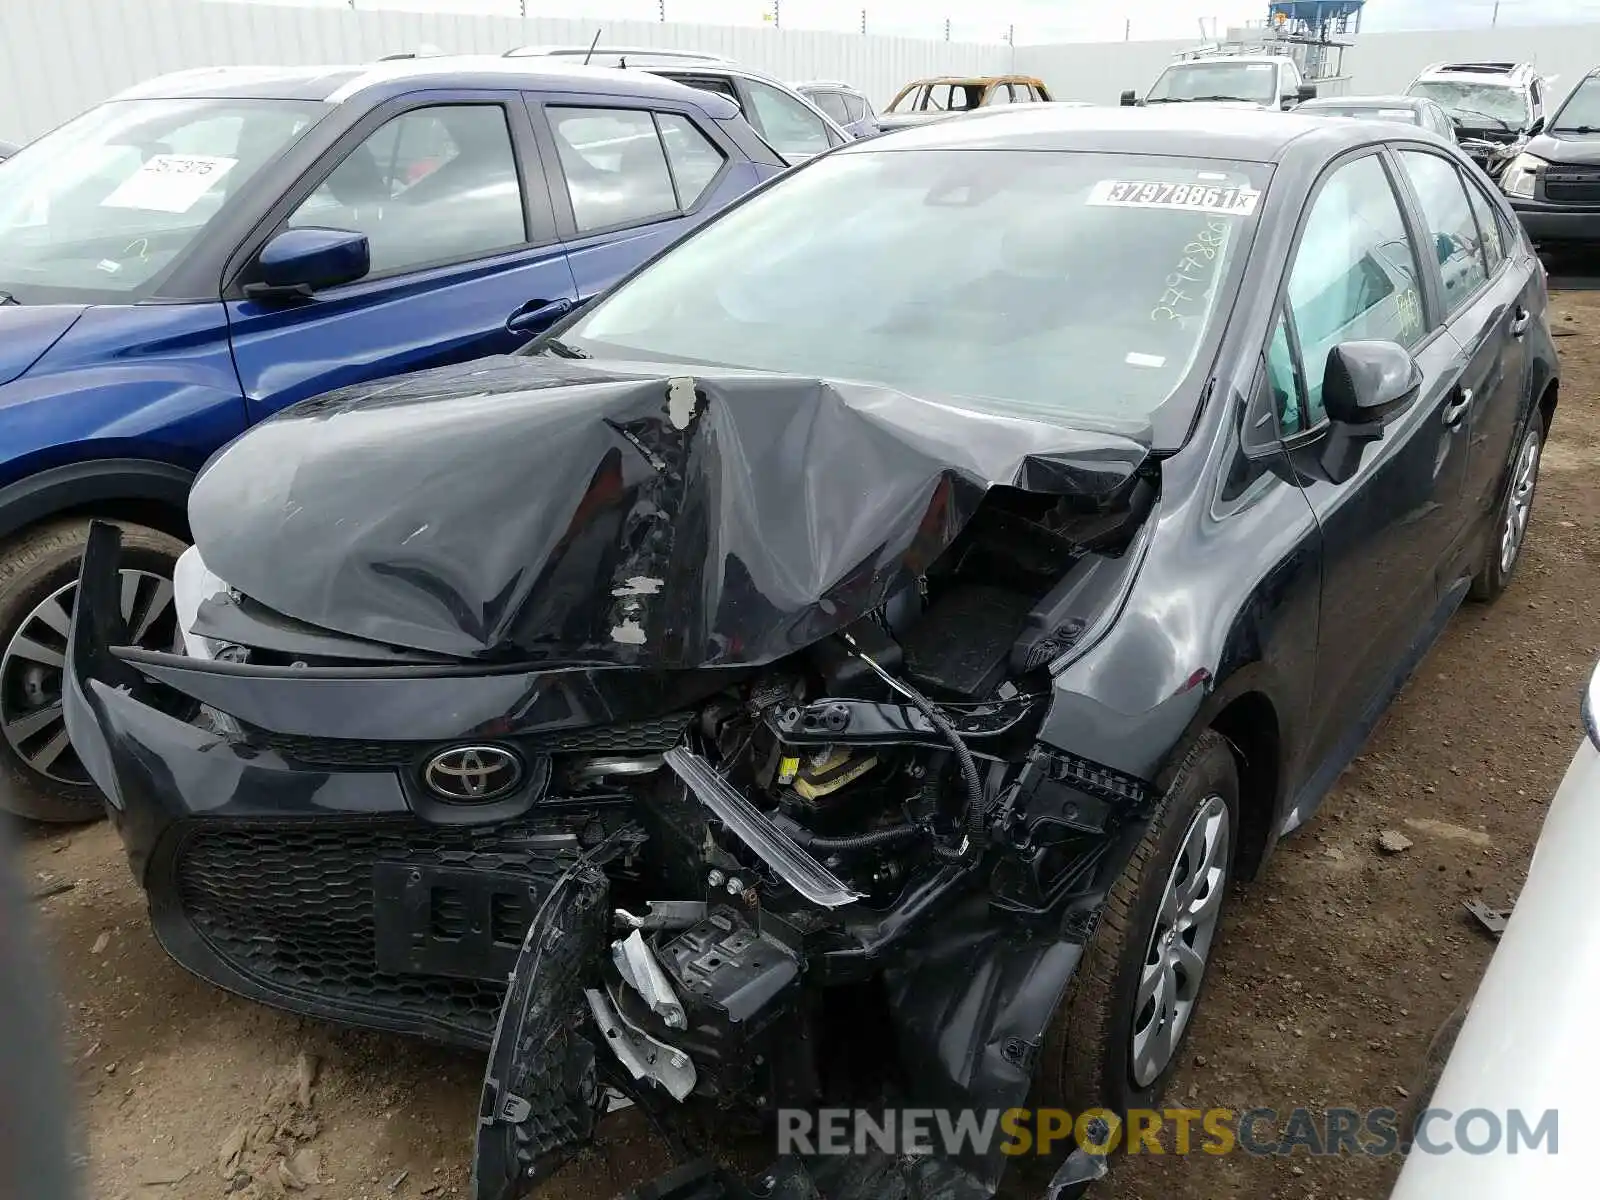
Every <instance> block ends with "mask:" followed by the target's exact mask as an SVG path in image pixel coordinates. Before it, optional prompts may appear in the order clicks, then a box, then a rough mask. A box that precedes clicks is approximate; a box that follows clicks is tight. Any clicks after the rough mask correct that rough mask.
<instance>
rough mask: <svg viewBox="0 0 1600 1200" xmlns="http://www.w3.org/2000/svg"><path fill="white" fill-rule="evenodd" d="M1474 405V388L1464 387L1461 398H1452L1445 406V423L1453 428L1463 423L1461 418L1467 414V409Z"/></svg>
mask: <svg viewBox="0 0 1600 1200" xmlns="http://www.w3.org/2000/svg"><path fill="white" fill-rule="evenodd" d="M1471 407H1472V389H1471V388H1462V389H1461V396H1460V398H1459V399H1456V400H1452V401H1451V402H1450V403H1449V404H1446V405H1445V406H1444V412H1443V414H1442V415H1443V417H1444V423H1445V424H1446V425H1448V426H1451V427H1452V428H1453V427H1454V426H1456V425H1459V424H1460V423H1461V418H1462V417H1464V416H1466V415H1467V410H1468V409H1470V408H1471Z"/></svg>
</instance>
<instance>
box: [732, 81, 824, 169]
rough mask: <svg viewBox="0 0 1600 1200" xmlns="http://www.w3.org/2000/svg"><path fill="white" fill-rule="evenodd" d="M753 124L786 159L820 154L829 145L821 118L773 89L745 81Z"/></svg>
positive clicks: (793, 98) (762, 84)
mask: <svg viewBox="0 0 1600 1200" xmlns="http://www.w3.org/2000/svg"><path fill="white" fill-rule="evenodd" d="M746 83H747V86H748V87H749V88H750V102H751V104H753V105H754V106H755V110H756V112H755V117H756V123H757V124H759V125H760V126H761V133H762V135H763V136H764V137H765V138H766V139H767V144H768V145H769V146H771V147H772V148H773V149H774V150H776V151H777V152H778V153H779V154H781V155H783V156H784V157H785V158H795V157H806V156H808V155H812V154H821V153H822V152H823V151H824V150H826V149H827V148H828V146H829V145H830V141H829V138H828V127H827V125H826V124H824V123H823V120H822V118H821V117H819V116H818V115H817V114H816V113H814V112H812V111H811V109H809V108H807V107H806V106H805V105H804V104H802V103H801V102H800V101H799V100H797V99H796V98H795V97H793V96H786V95H784V94H783V93H782V92H780V91H779V90H778V89H777V88H775V87H768V86H767V85H766V84H764V83H757V82H756V81H755V80H753V79H751V80H747V81H746Z"/></svg>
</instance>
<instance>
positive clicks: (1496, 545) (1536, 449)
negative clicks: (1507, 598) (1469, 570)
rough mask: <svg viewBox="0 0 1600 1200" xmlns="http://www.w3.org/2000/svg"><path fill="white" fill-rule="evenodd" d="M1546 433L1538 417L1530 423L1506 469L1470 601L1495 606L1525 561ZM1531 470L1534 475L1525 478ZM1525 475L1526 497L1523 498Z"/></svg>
mask: <svg viewBox="0 0 1600 1200" xmlns="http://www.w3.org/2000/svg"><path fill="white" fill-rule="evenodd" d="M1545 433H1546V430H1545V427H1544V422H1543V421H1542V420H1540V418H1539V416H1538V415H1537V414H1535V415H1534V417H1533V419H1532V420H1530V421H1529V422H1528V428H1527V429H1525V430H1524V431H1523V434H1522V438H1521V439H1520V440H1519V441H1518V442H1517V451H1516V453H1515V454H1514V455H1512V457H1511V462H1510V464H1509V465H1508V466H1507V467H1506V478H1505V483H1504V484H1503V485H1502V487H1501V489H1500V504H1499V507H1498V508H1496V509H1495V515H1494V518H1493V520H1492V522H1491V524H1490V526H1489V533H1488V536H1487V537H1486V538H1485V539H1484V548H1483V562H1482V563H1481V564H1480V565H1479V567H1478V573H1477V574H1476V575H1474V576H1473V577H1472V589H1471V591H1469V592H1468V593H1467V595H1468V596H1469V597H1470V598H1471V599H1473V600H1476V601H1478V602H1479V603H1480V604H1493V603H1494V602H1495V601H1496V600H1498V599H1500V596H1501V594H1502V593H1503V592H1504V591H1505V590H1506V587H1507V586H1508V585H1509V584H1510V582H1511V577H1512V576H1513V575H1514V574H1515V573H1516V570H1517V564H1518V563H1519V562H1521V561H1522V555H1523V552H1524V551H1525V550H1526V548H1527V543H1528V519H1529V517H1530V516H1531V515H1532V512H1533V502H1534V498H1535V497H1536V496H1537V494H1538V487H1539V465H1540V461H1541V459H1542V456H1543V454H1544V437H1545ZM1529 454H1531V455H1532V462H1531V468H1530V467H1529V464H1528V462H1527V456H1528V455H1529ZM1529 470H1531V475H1526V472H1527V471H1529ZM1525 475H1526V495H1523V494H1522V489H1523V484H1524V478H1525ZM1519 501H1520V502H1522V503H1523V504H1525V506H1526V511H1525V513H1524V516H1523V519H1522V529H1521V532H1520V533H1519V534H1518V536H1517V539H1516V545H1515V547H1514V549H1513V550H1512V552H1511V555H1510V561H1509V562H1507V561H1506V558H1505V555H1504V549H1505V541H1506V528H1507V525H1508V523H1509V522H1510V520H1511V513H1512V508H1513V506H1514V505H1515V504H1517V503H1518V502H1519Z"/></svg>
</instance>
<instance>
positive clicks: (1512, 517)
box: [1500, 426, 1544, 575]
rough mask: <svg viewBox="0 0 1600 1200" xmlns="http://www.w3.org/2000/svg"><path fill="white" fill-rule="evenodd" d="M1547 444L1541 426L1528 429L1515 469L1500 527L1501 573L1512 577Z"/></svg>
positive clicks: (1530, 512)
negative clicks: (1545, 444) (1544, 441)
mask: <svg viewBox="0 0 1600 1200" xmlns="http://www.w3.org/2000/svg"><path fill="white" fill-rule="evenodd" d="M1543 448H1544V446H1543V442H1542V439H1541V438H1540V436H1539V429H1538V427H1537V426H1535V427H1534V428H1532V429H1530V430H1528V435H1527V437H1525V438H1523V439H1522V446H1521V447H1520V448H1519V449H1518V450H1517V461H1516V465H1515V466H1513V467H1512V469H1511V490H1510V492H1509V493H1508V494H1507V496H1506V515H1505V521H1504V522H1503V523H1502V524H1501V526H1500V574H1501V575H1509V574H1511V568H1512V567H1513V566H1515V565H1516V561H1517V555H1518V554H1520V553H1521V552H1522V543H1523V541H1524V539H1525V538H1526V537H1527V535H1528V518H1529V517H1530V516H1531V515H1532V514H1533V491H1534V488H1535V487H1537V486H1538V483H1539V454H1540V451H1541V450H1543Z"/></svg>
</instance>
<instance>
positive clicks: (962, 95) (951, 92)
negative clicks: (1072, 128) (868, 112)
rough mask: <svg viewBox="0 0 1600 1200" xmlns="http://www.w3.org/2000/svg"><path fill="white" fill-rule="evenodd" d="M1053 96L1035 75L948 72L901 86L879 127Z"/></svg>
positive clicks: (902, 125)
mask: <svg viewBox="0 0 1600 1200" xmlns="http://www.w3.org/2000/svg"><path fill="white" fill-rule="evenodd" d="M1049 100H1050V89H1049V88H1047V87H1045V85H1044V81H1043V80H1039V79H1035V78H1033V77H1032V76H1031V75H986V76H977V77H963V76H954V75H947V76H941V77H939V78H937V79H919V80H918V81H917V82H915V83H908V84H906V86H905V87H903V88H901V89H900V94H899V95H898V96H896V97H895V98H894V102H893V103H892V104H890V105H889V107H888V108H886V109H885V110H884V111H883V112H881V113H879V114H878V128H879V129H882V130H884V131H886V132H887V131H888V130H891V129H904V128H906V127H907V126H908V125H921V124H924V123H926V122H928V121H938V120H942V119H943V118H945V117H950V116H955V115H958V114H960V113H966V112H975V111H977V110H978V109H980V108H991V107H994V106H997V105H1002V104H1040V103H1047V102H1048V101H1049Z"/></svg>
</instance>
